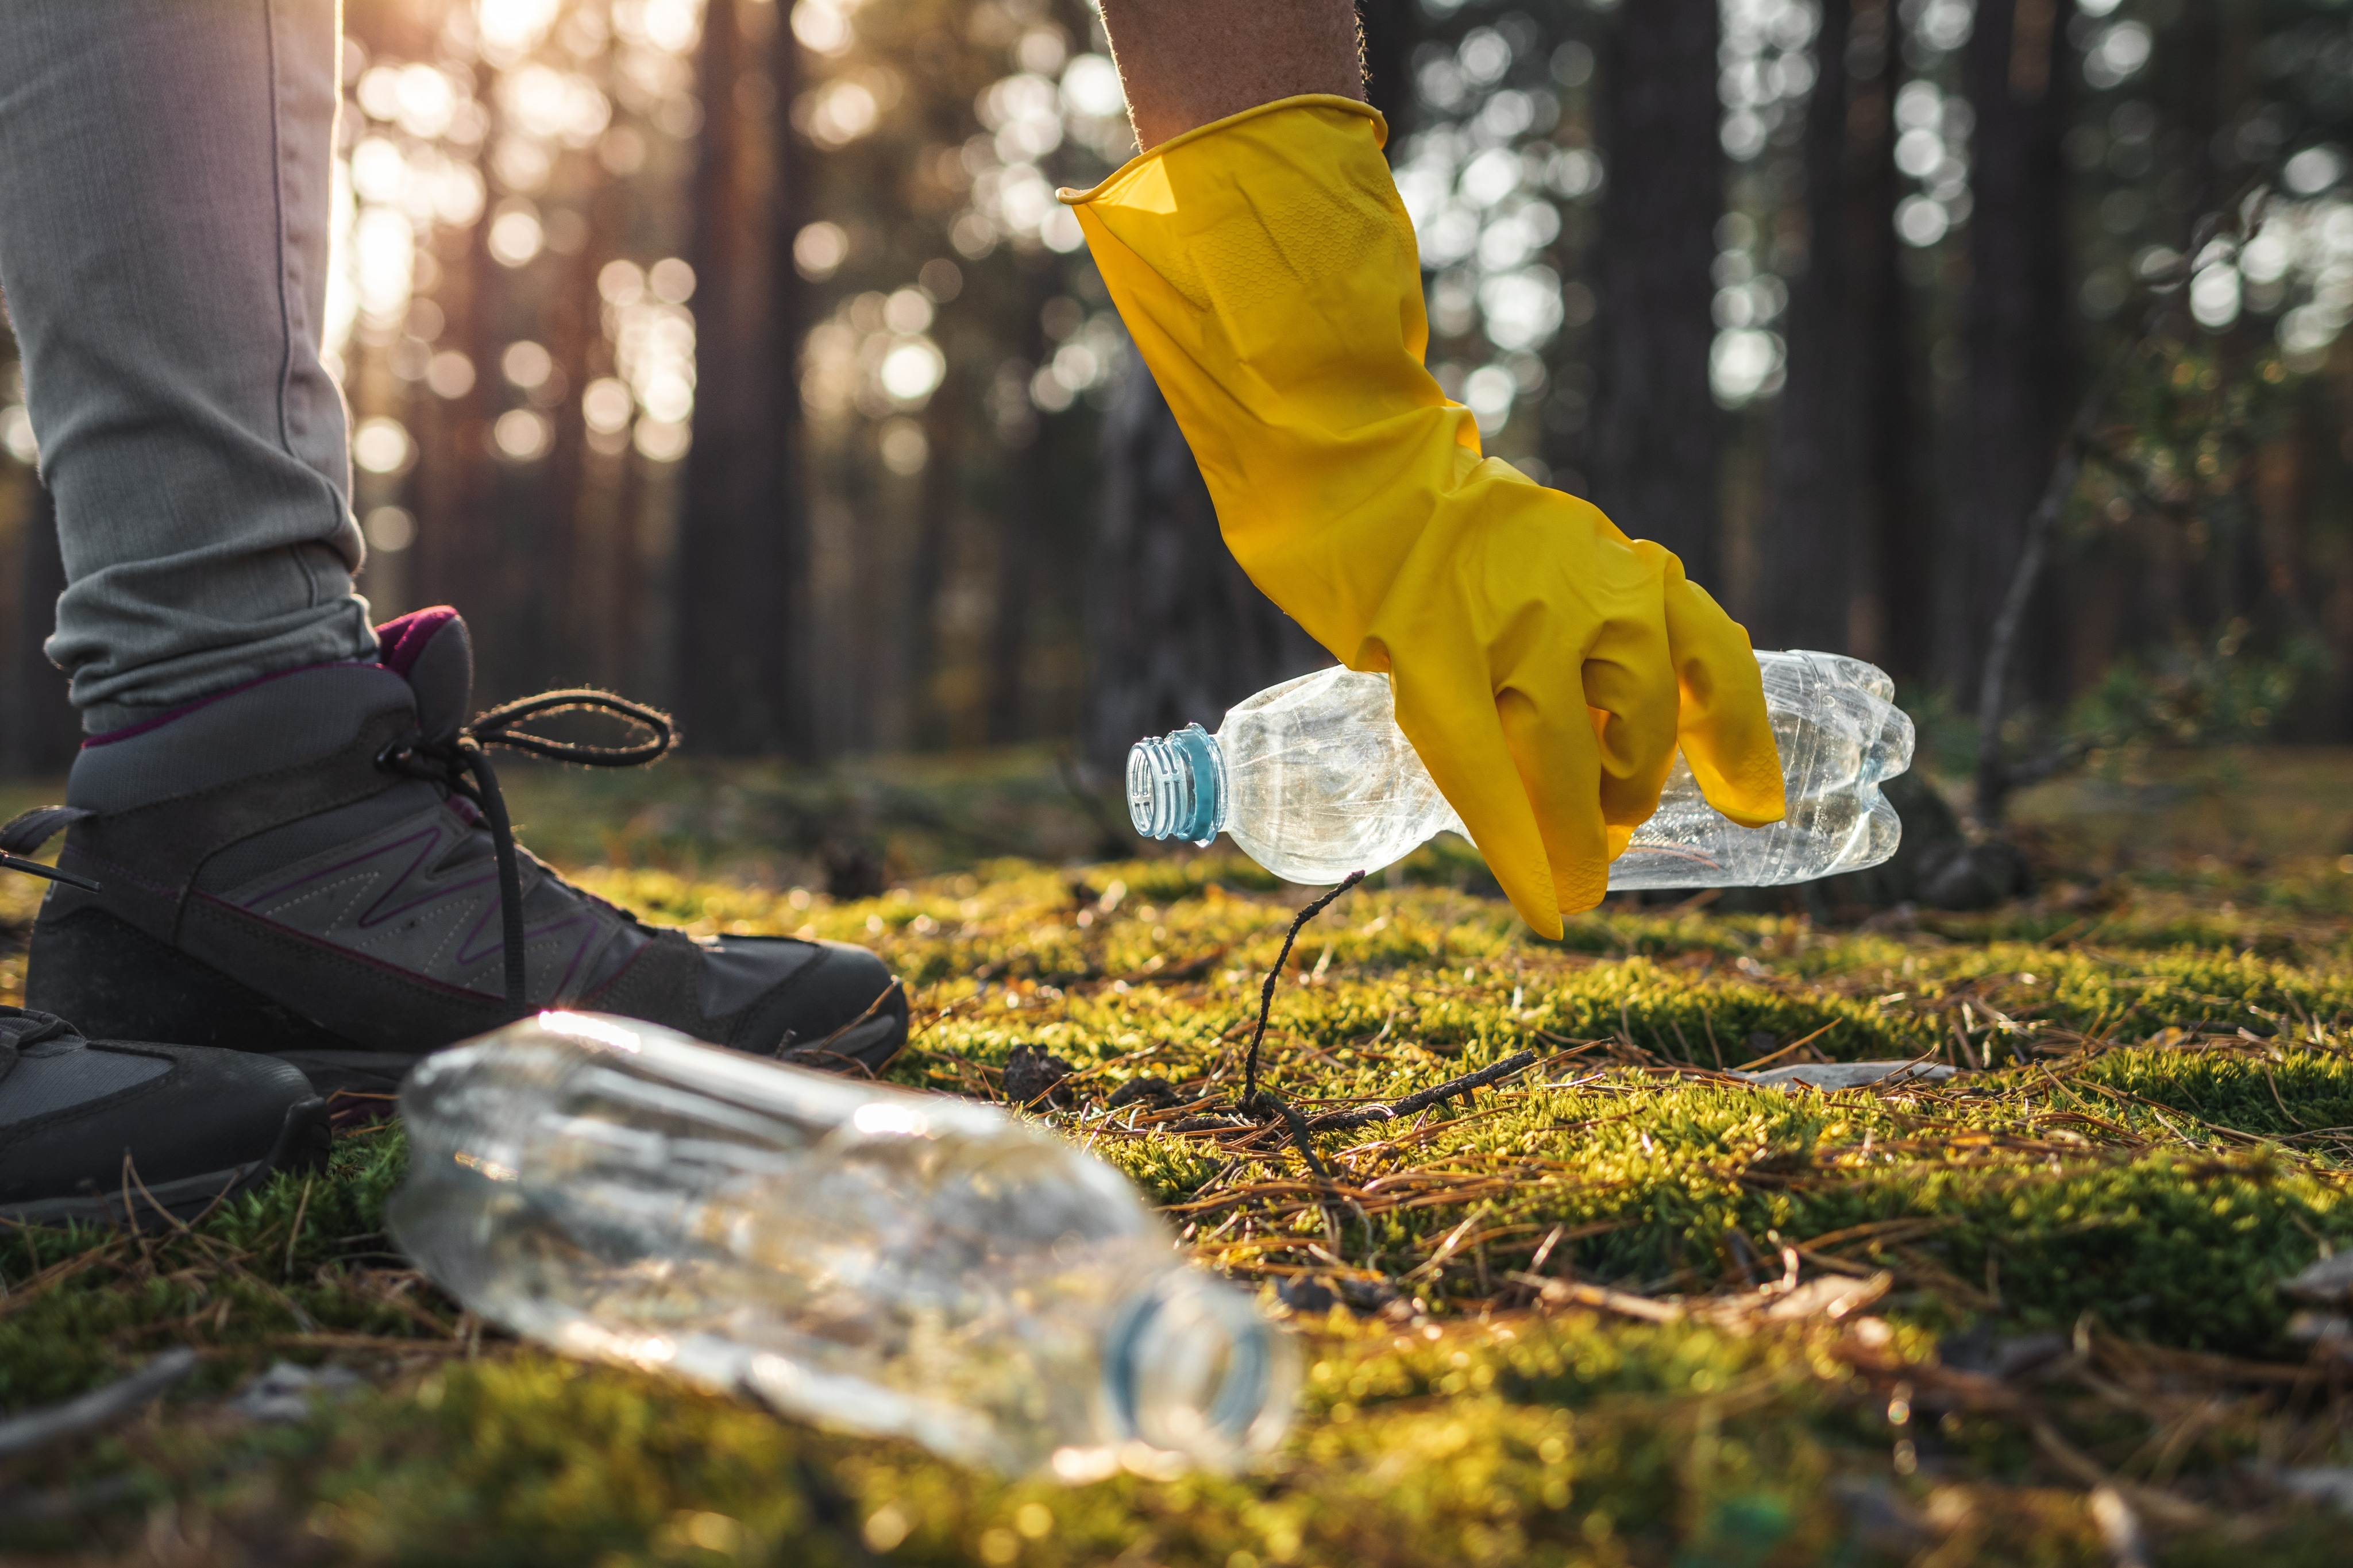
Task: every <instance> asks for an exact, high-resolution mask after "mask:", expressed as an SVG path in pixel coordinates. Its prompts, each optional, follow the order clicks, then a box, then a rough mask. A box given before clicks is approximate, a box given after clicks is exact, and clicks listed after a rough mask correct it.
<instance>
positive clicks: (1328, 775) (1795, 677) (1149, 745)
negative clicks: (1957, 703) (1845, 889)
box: [1127, 652, 1912, 889]
mask: <svg viewBox="0 0 2353 1568" xmlns="http://www.w3.org/2000/svg"><path fill="white" fill-rule="evenodd" d="M1757 664H1758V665H1759V666H1760V667H1761V671H1762V673H1763V675H1764V679H1765V700H1766V704H1767V707H1768V708H1769V709H1770V710H1771V711H1772V716H1773V738H1774V741H1775V742H1776V743H1777V744H1778V746H1779V748H1780V752H1781V773H1782V778H1783V780H1784V782H1785V784H1786V786H1787V789H1788V816H1787V817H1786V818H1785V819H1784V820H1783V821H1781V822H1778V823H1776V824H1774V825H1773V826H1770V827H1761V828H1745V827H1741V826H1737V825H1736V824H1735V823H1733V822H1732V821H1730V820H1729V819H1727V818H1726V817H1725V816H1722V815H1720V814H1719V813H1717V812H1716V811H1715V808H1714V807H1712V806H1710V805H1708V804H1707V802H1706V801H1705V800H1704V798H1703V797H1702V796H1701V795H1700V791H1699V784H1698V781H1697V780H1695V779H1694V778H1693V777H1692V772H1691V769H1690V767H1689V766H1688V765H1686V764H1685V763H1684V762H1683V758H1682V757H1680V756H1678V757H1677V758H1676V759H1675V763H1674V771H1673V772H1672V773H1670V774H1669V775H1668V778H1667V786H1666V792H1665V794H1664V795H1662V797H1661V798H1660V801H1659V809H1658V813H1657V815H1655V816H1652V817H1651V820H1650V821H1648V822H1646V823H1644V824H1643V825H1642V826H1641V828H1639V829H1637V830H1636V832H1635V834H1634V839H1633V842H1632V843H1631V844H1630V845H1629V846H1628V847H1627V849H1626V853H1625V854H1624V855H1622V856H1620V858H1619V859H1618V861H1617V863H1616V864H1615V865H1613V866H1611V867H1610V868H1609V886H1610V887H1611V888H1612V889H1635V888H1716V887H1767V886H1772V885H1775V884H1778V883H1785V882H1804V881H1810V880H1812V879H1815V878H1817V877H1827V876H1830V875H1831V874H1833V873H1835V872H1840V871H1854V870H1860V869H1862V868H1864V867H1868V866H1875V865H1878V864H1879V863H1880V862H1881V861H1883V860H1884V859H1886V858H1888V857H1889V856H1891V855H1893V854H1894V853H1895V846H1896V843H1897V841H1898V840H1899V839H1900V837H1902V833H1903V824H1902V823H1901V821H1899V820H1898V818H1897V816H1896V815H1895V808H1894V806H1892V805H1889V804H1888V803H1887V800H1886V797H1885V796H1883V795H1881V793H1880V788H1879V786H1880V784H1882V783H1883V781H1885V780H1887V779H1889V778H1892V777H1894V775H1896V774H1897V773H1902V772H1904V771H1905V769H1906V768H1907V767H1909V766H1910V765H1911V763H1912V721H1911V720H1910V719H1909V718H1908V717H1906V716H1905V713H1904V711H1903V710H1901V709H1899V708H1897V707H1896V706H1895V701H1894V698H1895V686H1894V682H1893V681H1891V680H1890V679H1888V678H1887V676H1886V674H1885V673H1884V672H1883V671H1882V670H1880V669H1877V668H1874V667H1873V666H1871V665H1868V664H1865V663H1863V662H1862V660H1861V659H1854V658H1843V657H1841V656H1840V655H1838V654H1829V653H1808V652H1788V653H1760V654H1758V655H1757ZM1127 799H1128V810H1129V813H1130V815H1131V816H1133V818H1134V823H1135V828H1136V831H1137V832H1139V833H1142V834H1143V835H1145V837H1150V838H1185V839H1190V840H1192V841H1193V842H1195V843H1197V844H1207V843H1208V842H1209V840H1211V839H1213V838H1215V837H1217V836H1218V834H1219V833H1220V832H1224V833H1228V834H1230V835H1231V836H1232V837H1233V840H1234V842H1235V843H1236V844H1237V845H1239V846H1240V847H1241V849H1242V851H1243V853H1245V854H1247V855H1248V856H1250V858H1251V859H1253V860H1256V861H1257V862H1258V863H1259V864H1260V865H1261V866H1263V867H1265V868H1267V869H1268V870H1270V871H1271V872H1273V873H1274V874H1275V875H1276V876H1278V877H1281V878H1282V879H1284V880H1286V881H1292V882H1302V883H1307V884H1311V885H1313V884H1319V883H1328V882H1336V881H1338V880H1340V879H1342V878H1343V877H1345V876H1346V875H1347V874H1348V873H1349V872H1351V871H1357V870H1364V871H1376V870H1378V869H1380V868H1382V867H1384V866H1387V865H1389V864H1390V863H1392V862H1394V861H1397V860H1399V859H1402V858H1405V857H1406V856H1407V855H1409V854H1411V853H1412V852H1413V850H1414V849H1415V848H1417V847H1419V846H1420V845H1422V844H1424V843H1426V842H1428V841H1429V840H1430V839H1431V838H1433V837H1437V836H1438V835H1439V834H1440V833H1446V832H1453V833H1461V832H1463V827H1462V822H1461V818H1460V817H1459V816H1456V815H1455V813H1454V808H1453V807H1451V806H1450V805H1447V803H1446V797H1445V796H1444V795H1440V793H1439V791H1438V785H1437V784H1436V783H1435V782H1433V781H1432V780H1431V778H1430V770H1429V769H1427V768H1425V767H1424V766H1423V765H1422V763H1421V759H1420V757H1419V756H1418V755H1416V754H1415V752H1414V749H1413V745H1412V743H1411V742H1409V741H1408V740H1407V739H1406V738H1405V732H1404V731H1401V730H1399V729H1398V727H1397V719H1396V714H1395V709H1394V705H1393V703H1392V701H1391V699H1390V695H1389V683H1388V677H1387V676H1383V675H1366V674H1360V673H1358V672H1356V671H1354V670H1349V669H1345V668H1331V669H1324V670H1318V671H1316V672H1315V673H1314V674H1313V675H1304V676H1301V677H1300V678H1299V679H1296V680H1287V681H1284V682H1283V683H1282V685H1280V686H1271V687H1269V688H1268V689H1266V690H1264V691H1261V692H1260V693H1259V694H1258V695H1257V696H1255V697H1251V698H1248V699H1246V700H1243V701H1241V702H1240V703H1237V704H1236V705H1235V706H1234V707H1233V708H1232V709H1230V710H1229V711H1228V712H1227V714H1226V720H1225V722H1224V724H1223V725H1221V726H1220V727H1219V731H1218V732H1217V733H1216V734H1215V735H1211V734H1209V733H1208V731H1204V730H1203V729H1202V728H1201V727H1200V726H1199V725H1198V724H1195V725H1189V726H1187V728H1185V729H1183V730H1179V731H1176V733H1175V734H1172V735H1169V736H1166V737H1165V738H1163V739H1159V740H1146V741H1139V742H1136V744H1135V747H1134V750H1133V751H1131V752H1129V754H1128V763H1127Z"/></svg>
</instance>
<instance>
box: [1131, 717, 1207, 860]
mask: <svg viewBox="0 0 2353 1568" xmlns="http://www.w3.org/2000/svg"><path fill="white" fill-rule="evenodd" d="M1127 814H1128V817H1129V820H1131V821H1133V822H1134V824H1135V830H1136V831H1137V832H1138V833H1141V834H1142V835H1144V837H1146V838H1163V839H1166V838H1182V839H1186V840H1187V841H1189V842H1191V843H1193V844H1197V845H1204V846H1206V845H1207V844H1208V843H1209V841H1210V840H1212V839H1214V838H1215V837H1217V836H1218V833H1219V829H1220V828H1222V827H1224V826H1225V825H1226V759H1225V755H1224V753H1223V752H1220V751H1219V749H1218V738H1217V737H1216V736H1215V735H1212V734H1210V733H1209V732H1208V731H1207V730H1204V729H1202V728H1201V726H1199V725H1198V724H1187V725H1186V726H1185V728H1183V729H1182V730H1179V731H1176V733H1175V734H1173V735H1167V736H1164V737H1163V738H1161V739H1159V740H1156V741H1153V740H1145V741H1138V742H1136V743H1135V744H1134V746H1132V747H1130V748H1129V749H1128V753H1127Z"/></svg>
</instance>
